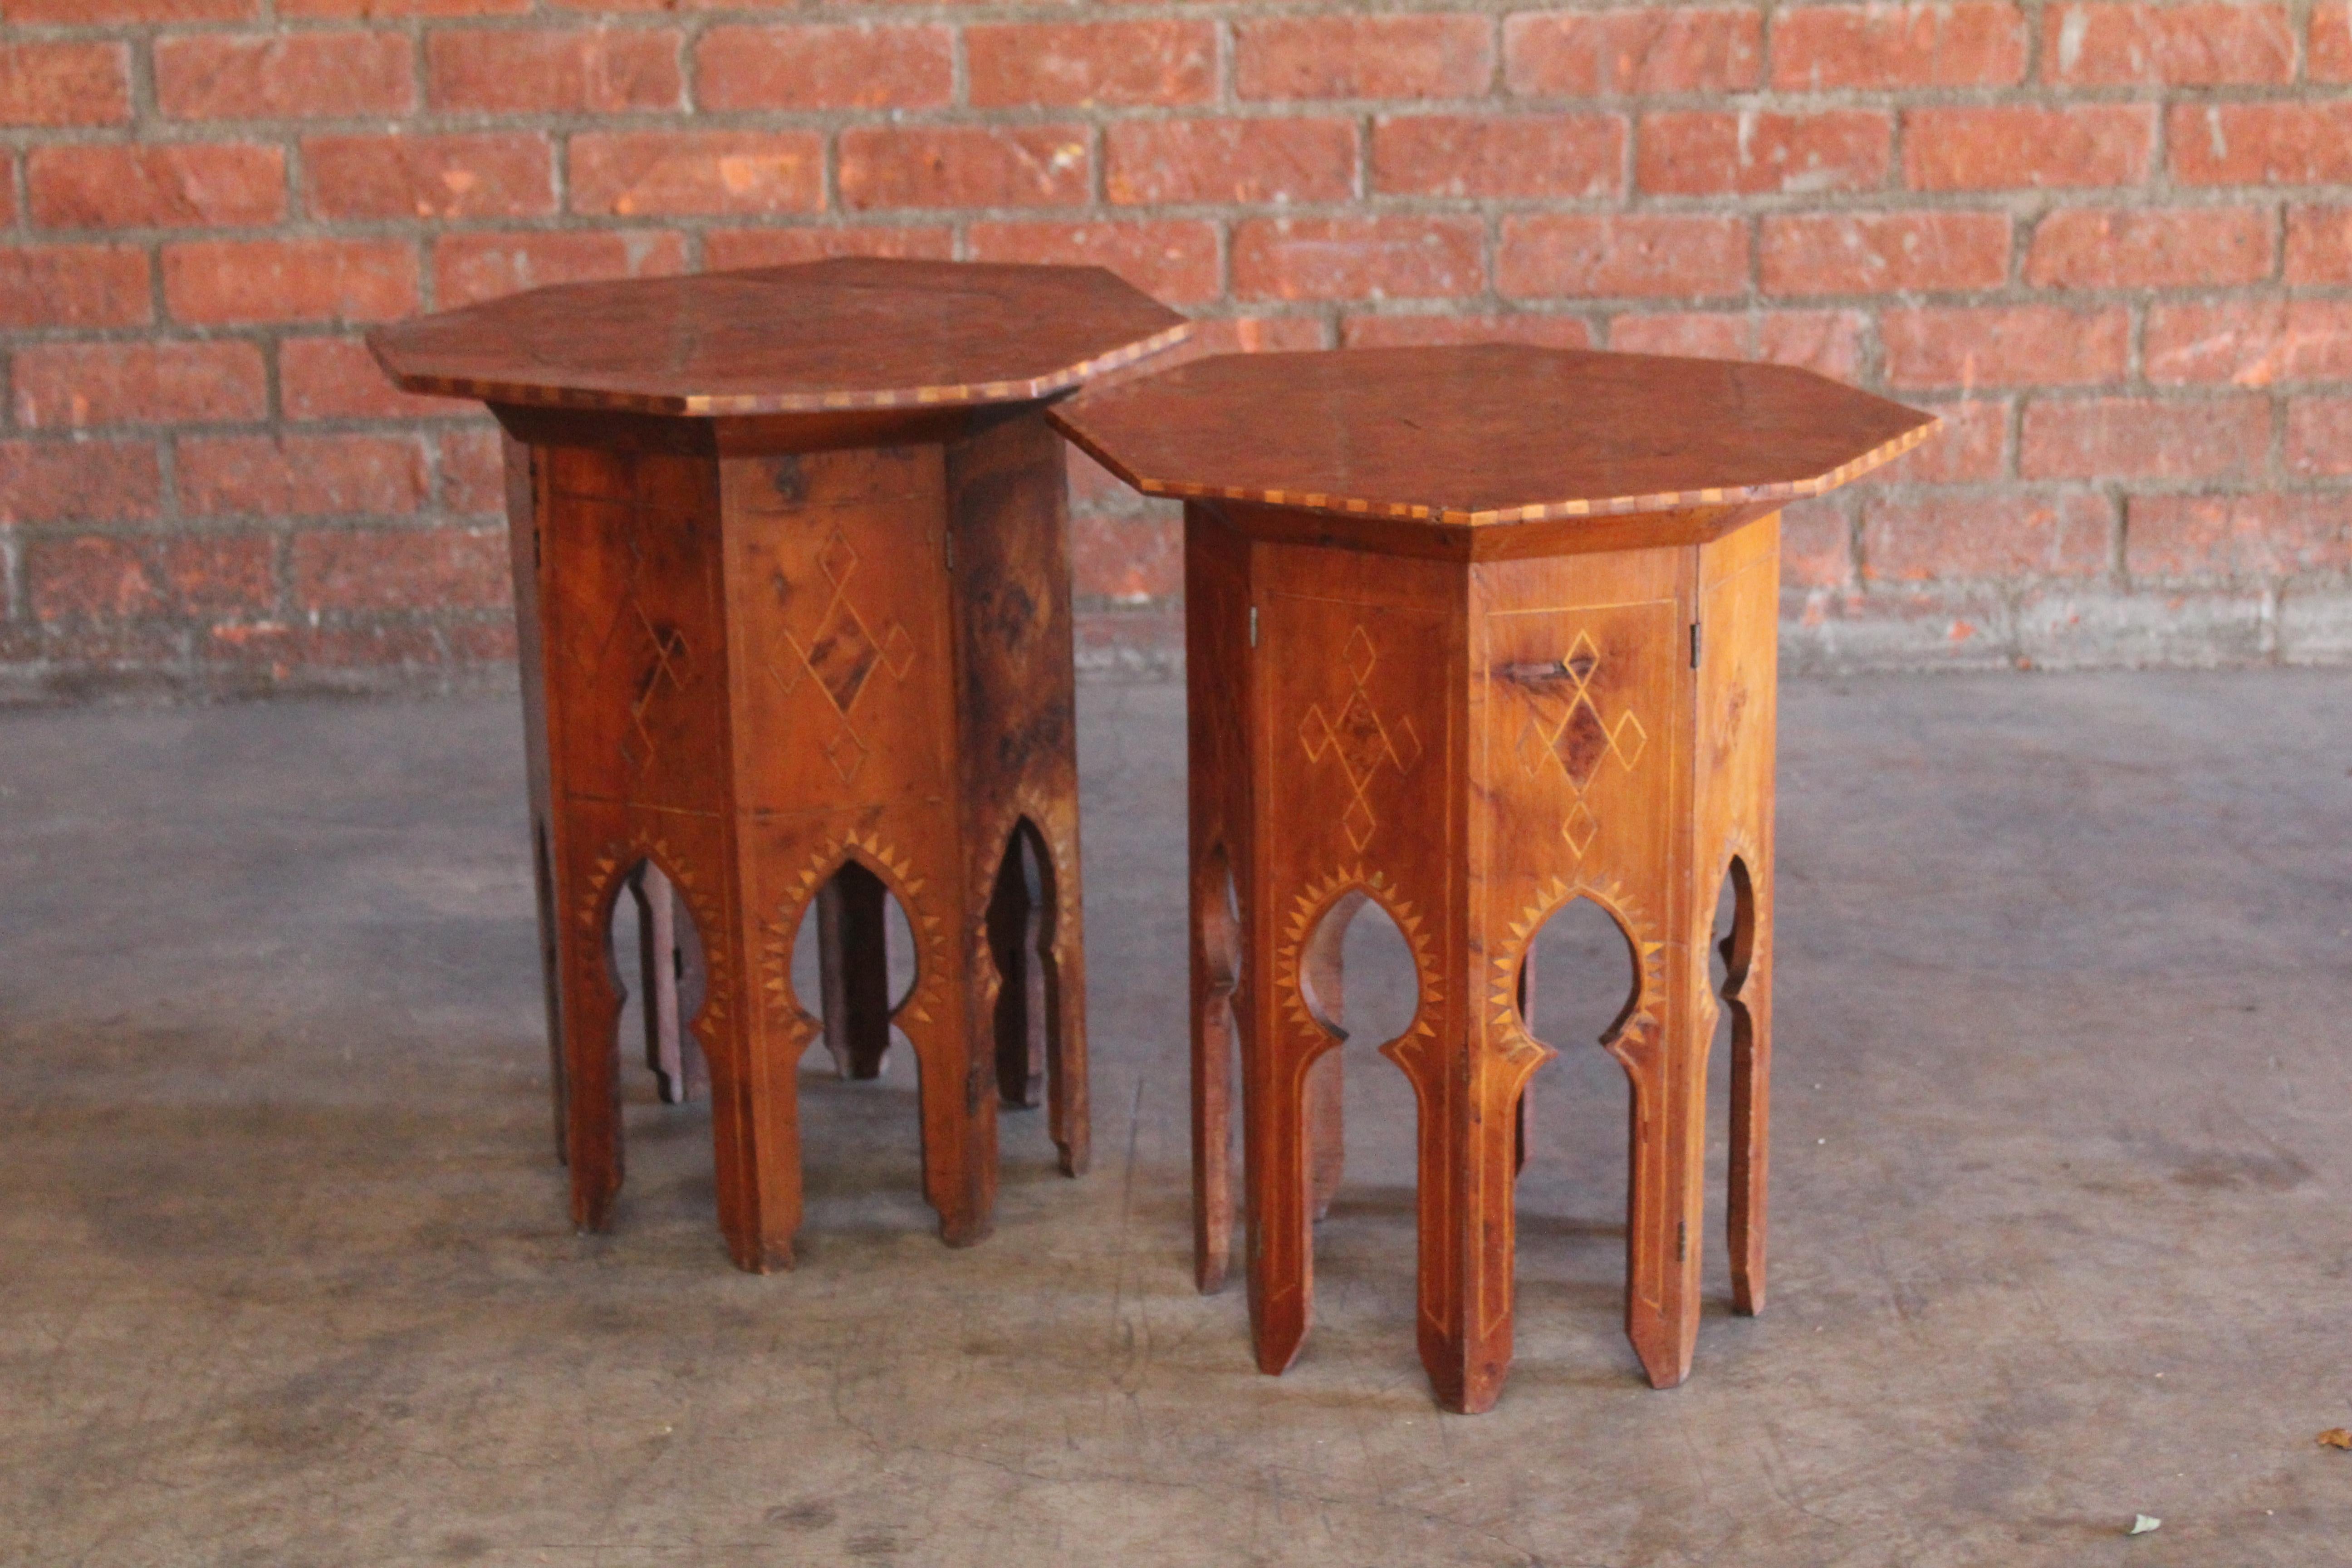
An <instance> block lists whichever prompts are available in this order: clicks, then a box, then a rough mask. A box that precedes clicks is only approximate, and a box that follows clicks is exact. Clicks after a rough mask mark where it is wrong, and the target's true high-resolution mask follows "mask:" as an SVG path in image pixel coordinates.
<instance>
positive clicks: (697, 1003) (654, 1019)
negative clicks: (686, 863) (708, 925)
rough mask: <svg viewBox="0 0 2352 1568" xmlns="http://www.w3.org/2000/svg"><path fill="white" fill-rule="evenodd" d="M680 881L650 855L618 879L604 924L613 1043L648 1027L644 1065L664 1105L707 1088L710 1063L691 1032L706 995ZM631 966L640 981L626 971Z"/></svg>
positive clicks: (705, 968)
mask: <svg viewBox="0 0 2352 1568" xmlns="http://www.w3.org/2000/svg"><path fill="white" fill-rule="evenodd" d="M677 888H678V883H677V879H675V878H673V877H672V876H671V875H670V874H669V872H668V871H667V870H666V869H665V868H663V867H662V865H661V863H660V861H659V860H657V859H656V858H654V857H652V856H645V857H642V858H639V859H638V860H637V861H636V862H635V864H634V865H632V866H630V867H629V868H627V869H626V870H625V871H624V872H622V874H621V875H620V876H618V877H616V878H614V880H613V885H612V888H611V889H610V891H609V893H608V894H607V896H606V900H605V903H604V910H603V914H602V919H603V925H604V983H605V984H607V985H608V986H610V987H611V988H612V993H613V996H614V1001H615V1003H616V1004H617V1005H615V1007H614V1014H613V1027H614V1047H615V1048H616V1049H617V1048H619V1046H620V1042H621V1041H622V1040H623V1039H625V1038H626V1037H627V1035H628V1033H629V1029H630V1026H631V1024H632V1023H633V1022H634V1023H635V1025H636V1026H637V1027H638V1028H639V1029H640V1030H641V1031H642V1032H643V1035H644V1037H645V1043H646V1050H645V1058H646V1069H647V1070H648V1071H650V1072H651V1073H652V1074H653V1076H654V1081H655V1085H656V1090H657V1092H658V1094H659V1096H660V1098H661V1100H662V1101H663V1102H664V1103H665V1104H671V1105H675V1104H679V1103H681V1102H683V1101H686V1100H691V1099H693V1098H694V1097H695V1096H696V1095H698V1094H699V1093H702V1092H704V1091H706V1090H707V1089H708V1088H709V1081H710V1075H709V1065H708V1063H707V1062H706V1060H705V1058H704V1056H703V1052H702V1046H701V1042H700V1041H699V1040H698V1039H697V1038H696V1037H695V1035H694V1033H693V1026H694V1025H695V1023H696V1022H697V1021H698V1019H699V1018H700V1017H701V1016H702V1010H703V1006H704V1005H705V1003H706V1002H707V1001H708V1000H709V989H710V985H709V963H708V962H707V960H706V959H705V957H704V953H703V945H702V932H701V930H700V928H699V927H698V925H697V923H696V921H695V919H694V913H693V911H692V910H691V909H689V908H688V903H687V900H685V899H684V898H682V897H680V896H679V894H678V890H677ZM633 971H634V973H635V975H636V980H637V983H636V984H635V985H632V984H630V983H629V981H628V978H627V976H628V975H629V974H630V973H632V972H633Z"/></svg>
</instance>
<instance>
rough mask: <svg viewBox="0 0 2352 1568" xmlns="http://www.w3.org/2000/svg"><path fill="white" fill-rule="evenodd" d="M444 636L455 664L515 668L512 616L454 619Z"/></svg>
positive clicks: (446, 628)
mask: <svg viewBox="0 0 2352 1568" xmlns="http://www.w3.org/2000/svg"><path fill="white" fill-rule="evenodd" d="M442 636H443V637H446V639H447V641H448V646H449V659H450V662H451V663H453V664H512V663H513V662H514V660H515V654H516V651H517V650H516V646H515V624H514V617H513V616H502V615H498V614H496V613H492V614H489V615H485V616H471V617H468V618H467V619H464V620H455V619H451V620H448V621H446V622H445V624H444V626H443V627H442Z"/></svg>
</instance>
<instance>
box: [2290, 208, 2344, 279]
mask: <svg viewBox="0 0 2352 1568" xmlns="http://www.w3.org/2000/svg"><path fill="white" fill-rule="evenodd" d="M2286 280H2287V281H2288V282H2289V283H2352V206H2343V207H2289V208H2287V211H2286Z"/></svg>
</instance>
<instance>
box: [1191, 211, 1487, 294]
mask: <svg viewBox="0 0 2352 1568" xmlns="http://www.w3.org/2000/svg"><path fill="white" fill-rule="evenodd" d="M1485 248H1486V231H1485V226H1484V225H1483V224H1482V223H1481V222H1480V221H1479V220H1478V219H1476V218H1462V217H1428V218H1424V217H1345V218H1245V219H1244V220H1243V221H1241V222H1240V223H1237V224H1235V225H1234V298H1235V299H1237V300H1364V299H1402V300H1426V299H1440V298H1444V297H1448V296H1454V295H1461V294H1475V293H1477V292H1478V291H1479V290H1480V289H1482V288H1484V286H1485V284H1486V276H1485V270H1486V269H1485V267H1484V265H1483V259H1484V254H1483V253H1484V251H1485Z"/></svg>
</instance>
